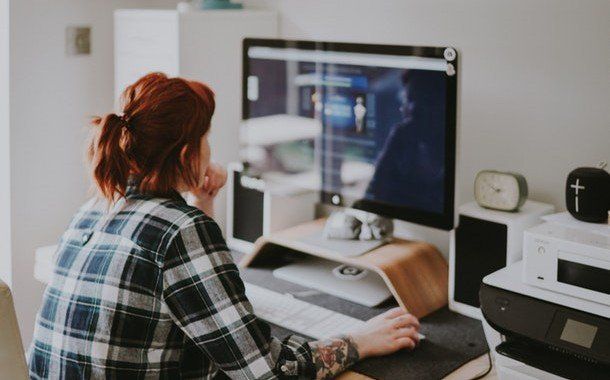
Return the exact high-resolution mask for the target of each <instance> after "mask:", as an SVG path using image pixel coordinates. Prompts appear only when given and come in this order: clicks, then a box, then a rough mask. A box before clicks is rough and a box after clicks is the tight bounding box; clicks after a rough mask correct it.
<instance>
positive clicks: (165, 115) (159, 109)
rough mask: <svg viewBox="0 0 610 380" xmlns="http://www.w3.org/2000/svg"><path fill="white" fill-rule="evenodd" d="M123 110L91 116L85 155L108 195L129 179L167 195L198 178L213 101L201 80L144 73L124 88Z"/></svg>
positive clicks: (120, 190)
mask: <svg viewBox="0 0 610 380" xmlns="http://www.w3.org/2000/svg"><path fill="white" fill-rule="evenodd" d="M121 103H122V109H123V114H122V115H120V116H119V115H117V114H113V113H112V114H109V115H106V116H104V117H95V118H94V119H93V125H94V126H96V130H95V132H94V133H93V135H92V138H91V141H90V144H89V149H88V157H89V161H90V163H91V166H92V171H93V179H94V181H95V183H96V185H97V187H98V189H99V191H100V193H101V194H102V195H103V196H104V197H105V198H107V199H109V200H116V198H117V196H124V195H125V192H126V189H127V185H128V182H129V180H130V178H133V179H135V180H136V181H137V183H139V190H140V191H141V192H143V193H148V194H154V195H161V196H162V195H167V194H170V193H171V192H172V191H174V190H175V188H176V187H177V186H178V185H179V184H181V183H184V184H185V185H188V186H196V185H197V184H198V182H199V178H200V173H199V171H200V162H199V161H200V160H199V155H200V145H201V138H202V136H203V135H204V134H205V133H206V132H207V131H208V130H209V129H210V122H211V119H212V115H213V114H214V108H215V101H214V93H213V92H212V90H211V89H210V88H209V87H208V86H206V85H205V84H203V83H199V82H195V81H188V80H186V79H182V78H168V77H167V76H166V75H165V74H162V73H152V74H148V75H146V76H144V77H142V78H141V79H139V80H138V81H137V82H135V83H134V84H132V85H131V86H129V87H127V89H126V90H125V91H124V92H123V94H122V97H121Z"/></svg>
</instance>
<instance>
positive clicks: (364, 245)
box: [296, 230, 387, 257]
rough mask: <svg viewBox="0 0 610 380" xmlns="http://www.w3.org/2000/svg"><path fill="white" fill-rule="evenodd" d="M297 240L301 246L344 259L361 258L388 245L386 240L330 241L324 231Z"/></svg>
mask: <svg viewBox="0 0 610 380" xmlns="http://www.w3.org/2000/svg"><path fill="white" fill-rule="evenodd" d="M296 240H297V241H298V242H299V243H301V244H305V245H307V246H310V247H314V248H315V249H316V250H320V249H322V250H325V251H328V252H332V253H333V254H338V255H341V256H344V257H356V256H361V255H364V254H365V253H367V252H369V251H372V250H373V249H375V248H379V247H381V246H382V245H385V244H386V243H387V241H385V240H346V239H329V238H327V237H325V236H324V235H323V231H322V230H319V231H316V232H314V233H312V234H309V235H305V236H300V237H298V238H297V239H296Z"/></svg>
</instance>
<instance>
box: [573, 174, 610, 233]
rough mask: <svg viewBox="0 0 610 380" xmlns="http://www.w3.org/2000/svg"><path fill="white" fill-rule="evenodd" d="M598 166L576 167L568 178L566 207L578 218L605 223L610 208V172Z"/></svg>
mask: <svg viewBox="0 0 610 380" xmlns="http://www.w3.org/2000/svg"><path fill="white" fill-rule="evenodd" d="M605 167H606V163H605V162H603V163H600V164H599V165H598V167H596V168H591V167H583V168H577V169H574V170H572V171H571V172H570V174H568V178H567V180H566V208H567V209H568V211H569V212H570V214H572V216H573V217H575V218H576V219H578V220H582V221H583V222H590V223H605V222H606V221H607V220H608V210H610V174H608V172H607V171H606V170H604V168H605Z"/></svg>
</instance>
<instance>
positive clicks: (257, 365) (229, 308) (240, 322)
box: [163, 216, 315, 379]
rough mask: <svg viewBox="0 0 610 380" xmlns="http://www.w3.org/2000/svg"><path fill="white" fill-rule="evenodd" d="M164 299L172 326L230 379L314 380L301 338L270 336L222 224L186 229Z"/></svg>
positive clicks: (176, 242) (170, 259)
mask: <svg viewBox="0 0 610 380" xmlns="http://www.w3.org/2000/svg"><path fill="white" fill-rule="evenodd" d="M163 286H164V289H163V296H164V301H165V303H166V304H167V306H168V308H169V310H170V314H171V316H172V318H173V320H174V322H175V323H176V324H177V325H178V326H179V327H180V328H181V329H182V331H184V333H185V334H186V336H187V337H188V338H190V339H191V340H192V342H193V343H194V344H195V345H197V346H198V347H199V348H200V349H201V350H202V351H203V353H205V355H206V356H208V357H209V359H211V360H212V361H213V362H214V363H215V364H216V365H217V366H218V368H219V369H220V370H222V371H223V372H224V373H225V374H227V375H228V376H229V377H230V378H231V379H312V378H314V376H315V368H314V364H313V359H312V353H311V348H310V347H309V345H308V344H307V341H306V340H305V339H303V338H301V337H297V336H290V337H288V338H287V339H286V340H284V341H283V342H281V341H279V340H278V339H276V338H273V337H272V336H271V330H270V327H269V325H268V324H267V323H265V322H264V321H262V320H260V319H258V318H257V317H256V316H255V315H254V313H253V310H252V306H251V304H250V302H249V301H248V299H247V298H246V295H245V288H244V283H243V282H242V280H241V278H240V275H239V270H238V268H237V266H236V265H235V263H234V262H233V258H232V256H231V253H230V252H229V250H228V248H227V247H226V243H225V241H224V238H223V237H222V233H221V231H220V228H219V227H218V225H217V224H216V223H215V222H214V221H213V220H212V219H210V218H208V217H205V216H200V217H196V218H194V220H192V221H189V222H188V223H187V224H186V225H184V226H182V227H181V228H180V230H179V231H178V233H177V235H176V236H175V238H174V239H173V240H172V242H171V244H170V246H169V247H168V250H167V252H166V255H165V259H164V267H163Z"/></svg>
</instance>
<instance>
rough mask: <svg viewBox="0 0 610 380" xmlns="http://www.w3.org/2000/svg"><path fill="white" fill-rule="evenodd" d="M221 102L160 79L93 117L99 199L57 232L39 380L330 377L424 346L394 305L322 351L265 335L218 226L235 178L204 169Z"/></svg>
mask: <svg viewBox="0 0 610 380" xmlns="http://www.w3.org/2000/svg"><path fill="white" fill-rule="evenodd" d="M214 106H215V103H214V96H213V93H212V91H211V90H210V89H209V88H208V87H207V86H205V85H203V84H201V83H198V82H194V81H187V80H184V79H180V78H167V77H166V76H165V75H163V74H159V73H156V74H149V75H147V76H145V77H143V78H142V79H140V80H138V81H137V82H136V83H135V84H133V85H132V86H130V87H128V88H127V89H126V90H125V92H124V93H123V113H122V115H120V116H119V115H115V114H110V115H107V116H105V117H103V118H96V119H94V122H93V124H94V125H95V131H94V133H93V137H92V139H91V142H90V145H89V150H88V153H89V155H88V156H89V160H90V163H91V167H92V174H93V180H94V182H95V184H96V185H97V189H98V196H97V197H95V198H93V199H92V200H90V201H89V202H87V203H86V204H85V205H84V206H83V207H82V208H81V209H80V210H79V211H78V213H77V214H76V215H75V217H74V219H73V221H72V223H71V224H70V227H69V228H68V230H67V231H66V232H65V233H64V235H63V236H62V239H61V244H60V246H59V249H58V252H57V253H56V258H55V262H56V268H55V272H54V275H53V279H52V281H51V282H50V284H49V286H48V287H47V289H46V291H45V294H44V299H43V304H42V307H41V310H40V312H39V314H38V317H37V321H36V329H35V333H34V341H33V343H32V346H31V347H30V352H29V364H30V376H31V377H32V378H35V379H39V378H40V379H47V378H64V379H76V378H128V379H132V378H134V379H148V378H164V379H180V378H213V377H216V376H218V377H222V376H228V377H230V378H233V379H255V378H265V379H269V378H290V379H297V378H317V379H326V378H331V377H333V376H334V375H336V374H337V373H339V372H341V371H343V370H344V369H346V368H347V367H349V366H350V365H352V364H353V363H355V362H356V361H358V360H360V359H363V358H365V357H368V356H374V355H384V354H388V353H391V352H394V351H396V350H398V349H400V348H413V347H414V346H415V345H416V344H417V339H418V338H417V331H418V329H419V324H418V321H417V319H415V318H414V317H413V316H411V315H409V314H406V313H405V312H403V311H401V310H400V309H394V310H391V311H389V312H387V313H385V314H383V315H380V316H378V317H376V318H373V319H371V320H370V321H369V322H367V323H366V325H365V327H364V328H363V329H362V330H361V331H357V332H354V333H352V334H350V335H345V336H340V337H336V338H332V339H328V340H326V341H316V342H307V341H306V340H304V339H302V338H300V337H297V336H291V337H288V338H287V339H285V340H284V341H283V342H282V341H279V340H278V339H276V338H273V337H271V335H270V328H269V326H268V325H267V324H266V323H265V322H263V321H261V320H260V319H258V318H257V317H256V316H255V315H254V314H253V313H252V306H251V305H250V303H249V302H248V299H247V298H246V296H245V294H244V284H243V282H242V280H241V279H240V277H239V271H238V269H237V267H236V265H235V264H234V262H233V260H232V258H231V254H230V252H229V250H228V249H227V247H226V244H225V241H224V239H223V237H222V234H221V232H220V229H219V228H218V226H217V225H216V223H215V222H214V220H213V219H212V217H213V203H214V198H215V196H216V194H218V191H219V190H220V189H221V188H222V187H223V185H224V184H225V180H226V177H227V174H226V172H225V171H224V169H222V168H221V167H219V166H218V165H215V164H213V163H211V162H210V147H209V145H208V136H209V129H210V121H211V118H212V114H213V113H214ZM180 193H190V195H191V197H192V199H193V201H192V205H188V204H187V203H186V201H185V200H184V199H183V198H182V197H181V195H180Z"/></svg>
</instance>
